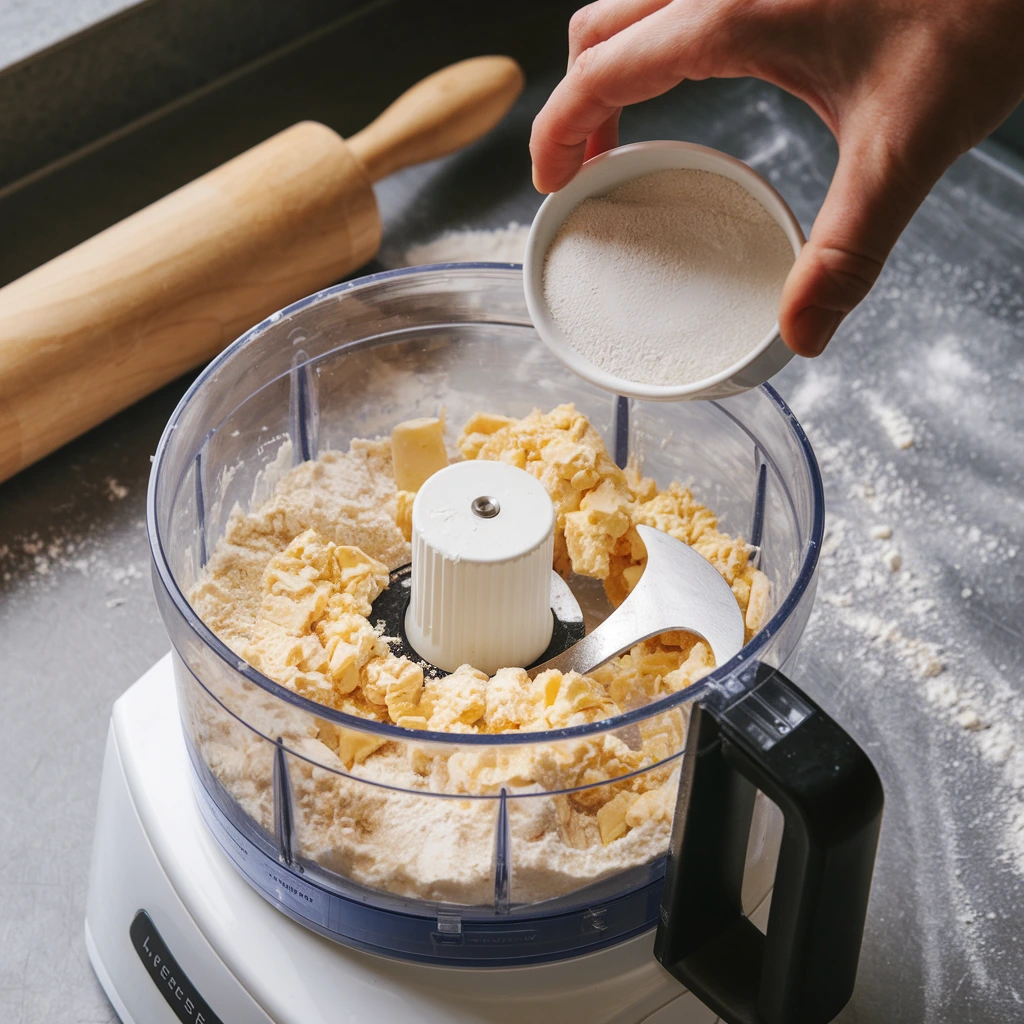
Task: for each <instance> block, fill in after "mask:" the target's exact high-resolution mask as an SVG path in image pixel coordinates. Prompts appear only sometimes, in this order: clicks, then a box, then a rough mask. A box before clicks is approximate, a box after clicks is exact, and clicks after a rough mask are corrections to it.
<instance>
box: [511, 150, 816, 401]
mask: <svg viewBox="0 0 1024 1024" xmlns="http://www.w3.org/2000/svg"><path fill="white" fill-rule="evenodd" d="M678 169H688V170H695V171H711V172H712V173H714V174H721V175H723V176H724V177H726V178H730V179H731V180H732V181H735V182H736V183H737V184H738V185H741V186H742V187H743V188H744V189H746V190H747V192H749V193H750V194H751V195H752V196H753V197H754V198H755V199H756V200H757V201H758V202H759V203H760V204H761V205H762V206H763V207H764V208H765V209H766V210H767V211H768V213H769V214H770V215H771V216H772V218H773V219H774V220H775V222H776V223H777V224H778V225H779V227H781V228H782V230H783V231H784V232H785V233H786V237H787V238H788V239H789V241H790V244H791V245H792V246H793V254H794V256H795V255H797V254H798V253H799V252H800V249H801V247H802V246H803V244H804V241H805V239H804V234H803V231H801V230H800V225H799V223H798V222H797V219H796V217H795V216H794V214H793V211H792V210H791V209H790V208H789V206H788V205H787V204H786V201H785V200H784V199H783V198H782V196H780V195H779V193H778V192H776V191H775V189H773V188H772V187H771V185H769V184H768V182H767V181H765V180H764V178H762V177H761V175H760V174H758V173H757V172H756V171H755V170H753V169H752V168H750V167H748V166H747V165H746V164H745V163H743V162H742V161H741V160H737V159H736V158H735V157H731V156H729V155H728V154H727V153H721V152H719V151H718V150H717V149H708V148H707V147H706V146H697V145H694V144H693V143H690V142H638V143H634V144H633V145H630V146H620V147H619V148H618V149H613V150H609V151H608V152H607V153H602V154H601V155H600V156H596V157H594V158H593V159H592V160H588V161H587V162H586V163H585V164H584V165H583V167H582V168H581V169H580V171H579V173H578V174H577V175H576V177H575V178H573V179H572V181H570V182H569V184H568V185H566V186H565V188H563V189H562V190H561V191H559V192H553V193H552V194H551V195H549V196H548V197H547V199H545V200H544V202H543V203H542V204H541V207H540V209H539V210H538V211H537V216H536V217H534V219H533V225H532V226H531V228H530V234H529V237H528V239H527V242H526V258H525V259H524V261H523V280H524V284H525V288H526V306H527V308H528V309H529V311H530V317H531V318H532V319H533V324H534V327H536V329H537V333H538V334H539V335H540V337H541V339H542V340H543V341H544V343H545V344H546V345H547V346H548V348H550V349H551V351H552V352H553V353H554V354H555V355H556V356H557V357H558V358H559V359H560V360H561V361H562V362H563V363H564V364H565V365H566V366H568V367H569V369H570V370H572V371H573V373H575V374H577V375H578V376H580V377H582V378H583V379H584V380H587V381H589V382H590V383H591V384H596V385H597V386H598V387H600V388H604V389H605V390H606V391H612V392H614V393H615V394H618V395H626V396H628V397H630V398H641V399H647V400H648V401H650V400H654V401H671V400H675V399H681V398H726V397H727V396H729V395H735V394H738V393H739V392H741V391H748V390H749V389H750V388H755V387H758V386H759V385H761V384H763V383H764V382H765V381H766V380H768V379H769V378H770V377H772V376H774V375H775V374H776V373H778V372H779V370H781V369H782V368H783V367H784V366H785V365H786V363H788V362H789V360H790V359H791V358H792V356H793V353H792V351H791V350H790V349H789V348H788V347H787V346H786V343H785V342H784V341H783V340H782V338H781V336H780V335H779V326H778V324H775V325H774V326H773V327H772V329H771V331H770V332H769V333H768V335H767V336H766V337H765V338H763V339H762V340H761V341H760V342H759V343H758V344H756V345H754V346H752V347H751V349H750V351H749V352H748V353H747V354H746V355H745V356H744V357H743V358H742V359H741V360H740V361H739V362H737V363H734V364H733V365H732V366H730V367H728V368H727V369H725V370H722V371H721V372H719V373H717V374H715V376H713V377H708V378H707V379H705V380H699V381H695V382H692V383H689V384H641V383H638V382H637V381H628V380H622V379H620V378H619V377H616V376H614V375H613V374H610V373H608V372H607V371H605V370H602V369H601V368H600V367H597V366H595V365H594V364H593V363H591V362H590V361H589V360H587V359H585V358H584V357H583V356H582V355H580V353H579V352H577V351H576V350H575V349H573V348H572V347H571V346H570V344H569V341H568V339H567V338H566V337H565V335H564V334H563V333H562V331H561V330H559V328H558V326H557V325H556V324H555V321H554V319H553V318H552V316H551V313H550V311H549V309H548V307H547V303H546V302H545V301H544V257H545V256H546V255H547V251H548V249H549V248H550V246H551V243H552V242H553V241H554V238H555V235H557V234H558V230H559V228H560V227H561V226H562V223H563V221H564V220H565V218H566V217H568V216H569V214H570V213H571V212H572V211H573V210H574V209H575V208H576V207H577V206H578V205H579V204H580V203H581V202H583V200H584V199H588V198H590V197H591V196H600V195H604V194H606V193H608V192H610V191H611V190H612V189H614V188H617V187H618V186H619V185H623V184H625V183H626V182H627V181H632V180H633V179H634V178H640V177H643V176H644V175H646V174H655V173H656V172H658V171H670V170H678Z"/></svg>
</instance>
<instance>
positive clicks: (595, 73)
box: [569, 45, 601, 93]
mask: <svg viewBox="0 0 1024 1024" xmlns="http://www.w3.org/2000/svg"><path fill="white" fill-rule="evenodd" d="M600 49H601V47H600V45H598V46H590V47H587V49H585V50H583V51H582V52H581V53H580V55H579V56H578V57H577V58H576V63H575V64H573V66H572V71H570V72H569V74H570V76H571V77H572V79H573V82H574V83H575V85H576V86H577V88H579V89H581V90H582V91H583V92H586V93H594V90H595V88H596V86H597V82H598V78H599V75H600V66H601V54H600Z"/></svg>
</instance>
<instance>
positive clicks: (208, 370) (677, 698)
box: [146, 262, 825, 747]
mask: <svg viewBox="0 0 1024 1024" xmlns="http://www.w3.org/2000/svg"><path fill="white" fill-rule="evenodd" d="M521 269H522V267H521V264H518V263H488V262H474V263H433V264H424V265H422V266H414V267H401V268H399V269H397V270H387V271H382V272H380V273H376V274H368V275H366V276H364V277H359V278H355V279H353V280H350V281H343V282H342V283H340V284H337V285H332V286H331V287H329V288H325V289H322V290H321V291H318V292H314V293H313V294H312V295H308V296H306V297H305V298H302V299H299V300H298V301H296V302H293V303H292V304H291V305H289V306H286V307H284V308H283V309H282V310H279V311H278V312H276V313H272V314H271V315H270V316H269V317H267V318H265V319H264V320H262V321H260V323H258V324H256V325H255V326H254V327H251V328H250V329H249V330H247V331H246V332H244V333H243V334H241V335H240V336H239V337H238V338H236V339H235V340H234V341H233V342H231V344H230V345H228V346H227V347H226V348H225V349H224V350H223V351H222V352H221V353H220V354H219V355H218V356H216V357H215V358H214V359H213V360H212V361H211V362H210V363H209V364H208V365H207V366H206V367H205V368H204V369H203V370H202V371H201V372H200V373H199V375H198V376H197V377H196V379H195V380H194V381H193V382H192V383H191V384H190V385H189V387H188V390H187V391H186V392H185V394H184V395H183V396H182V397H181V399H180V400H179V402H178V404H177V405H176V406H175V408H174V411H173V412H172V413H171V416H170V418H169V419H168V421H167V425H166V426H165V427H164V430H163V433H162V434H161V435H160V441H159V443H158V444H157V448H156V452H155V453H154V455H153V460H152V467H151V470H150V475H149V485H148V488H147V493H146V533H147V537H148V540H149V547H150V557H151V558H152V562H153V569H154V573H155V577H156V578H155V580H154V583H156V582H157V581H159V584H160V586H161V587H162V588H163V590H164V592H165V593H166V594H167V596H168V597H169V598H170V599H171V602H172V604H173V605H174V607H175V610H176V611H177V613H178V614H179V615H180V616H181V617H182V619H183V620H184V622H185V625H186V626H187V627H188V628H189V629H190V630H191V631H192V633H193V635H194V636H195V638H196V639H197V640H199V641H200V642H201V643H202V644H203V645H204V647H205V648H207V649H208V650H210V651H212V652H213V653H214V654H216V655H217V656H218V657H219V658H220V659H221V660H222V661H223V662H224V663H225V664H226V665H227V666H228V668H230V670H231V671H232V672H235V673H237V674H239V675H240V676H242V677H243V678H244V679H245V680H246V681H248V682H250V683H252V684H254V685H256V686H258V687H259V688H260V689H262V690H264V691H265V692H267V693H269V694H271V695H272V696H274V697H277V698H279V699H280V700H283V701H284V702H285V703H287V704H290V705H292V706H293V707H296V708H298V709H300V710H301V711H304V712H306V713H307V714H310V715H314V716H316V717H318V718H323V719H326V720H327V721H330V722H333V723H335V724H337V725H342V726H345V727H347V728H350V729H354V730H356V731H359V732H370V733H376V734H377V735H383V736H387V737H388V738H390V739H393V740H396V741H405V742H409V741H416V742H418V743H437V744H443V745H445V746H448V747H451V746H516V745H527V744H529V745H533V744H537V743H551V742H556V741H560V740H572V739H581V738H583V737H587V736H594V735H599V734H601V733H604V732H609V731H612V730H615V729H621V728H623V727H625V726H628V725H631V724H634V723H637V722H641V721H644V720H646V719H648V718H652V717H654V716H655V715H659V714H664V713H665V712H667V711H670V710H672V709H673V708H676V707H679V706H681V705H683V704H688V703H690V702H691V701H694V700H697V699H698V698H700V697H701V696H702V695H703V694H704V693H705V692H706V691H708V690H712V689H719V688H722V687H723V686H725V688H726V689H728V687H727V684H728V682H729V681H730V680H731V679H733V678H734V677H737V676H738V675H739V674H740V672H741V671H742V670H743V669H744V668H745V666H746V665H747V663H748V662H750V661H756V658H757V656H758V654H759V653H760V652H761V651H762V650H763V649H764V648H765V646H766V645H767V644H768V642H769V641H770V640H771V639H772V638H773V637H774V636H775V634H776V633H778V632H779V631H780V630H781V629H782V627H783V626H784V625H785V624H786V622H787V620H788V619H789V616H790V615H791V614H792V612H793V611H794V610H795V609H796V607H797V605H798V604H799V603H800V601H801V599H802V598H803V596H804V594H805V593H806V592H807V590H808V588H809V587H810V586H811V584H812V582H813V580H814V577H815V572H816V569H817V563H818V556H819V553H820V550H821V543H822V537H823V535H824V529H825V495H824V487H823V485H822V479H821V473H820V471H819V469H818V462H817V459H816V457H815V455H814V450H813V448H812V447H811V443H810V441H809V440H808V438H807V435H806V433H805V432H804V429H803V427H802V426H801V425H800V422H799V420H797V418H796V416H795V415H794V414H793V412H792V410H791V409H790V408H789V406H788V405H787V404H786V402H785V401H784V400H783V398H782V397H781V395H779V393H778V392H777V391H776V390H775V389H774V388H773V387H771V385H769V384H762V385H761V386H760V387H759V388H757V389H756V390H759V391H761V392H762V393H763V394H764V395H765V396H766V398H767V399H768V400H769V402H770V403H771V404H772V405H773V406H774V407H775V411H776V412H777V414H778V415H780V416H781V417H782V418H783V419H784V420H785V422H786V425H787V426H788V428H789V429H790V431H791V432H792V434H793V435H794V437H795V439H796V441H797V444H798V447H799V450H800V453H801V455H802V456H803V459H804V465H805V468H806V470H807V474H808V479H809V481H810V485H811V503H812V510H813V511H812V521H811V524H810V533H809V536H808V540H807V543H806V545H805V548H804V551H803V555H802V558H801V562H800V568H799V570H798V572H797V577H796V579H795V580H794V582H793V585H792V586H791V587H790V588H789V591H788V592H787V594H786V596H785V598H784V599H783V601H782V603H781V604H780V605H779V607H778V609H777V610H776V612H775V614H774V615H772V617H771V618H770V619H769V620H768V622H767V623H766V624H765V625H764V626H762V627H761V629H760V630H758V632H757V633H756V634H755V635H754V636H753V637H752V638H751V639H750V640H749V641H748V642H747V643H746V644H744V645H743V647H742V648H741V649H740V651H739V652H738V653H737V654H736V655H735V656H734V657H733V658H732V659H730V660H729V661H727V662H726V663H725V664H724V665H722V666H719V667H718V668H715V669H714V670H713V671H712V672H710V673H708V675H706V676H704V677H703V678H702V679H700V680H698V681H697V682H695V683H693V684H692V685H690V686H688V687H686V688H685V689H683V690H680V691H678V692H677V693H674V694H670V695H668V696H666V697H662V698H661V699H660V700H656V701H653V702H652V703H650V704H646V705H644V706H643V707H639V708H635V709H634V710H632V711H627V712H625V713H624V714H621V715H616V716H613V717H612V718H607V719H602V720H601V721H597V722H591V723H589V724H586V725H574V726H568V727H566V728H561V729H549V730H544V731H543V732H507V733H450V732H434V731H431V730H422V731H421V730H416V729H403V728H402V727H401V726H398V725H393V724H391V723H387V722H378V721H376V720H375V719H370V718H362V717H360V716H358V715H349V714H346V713H345V712H343V711H338V710H336V709H335V708H330V707H327V706H326V705H324V704H318V703H316V702H315V701H312V700H310V699H309V698H307V697H303V696H301V695H300V694H298V693H295V692H294V691H293V690H290V689H288V687H286V686H283V685H282V684H281V683H277V682H275V681H274V680H273V679H270V678H269V677H268V676H265V675H263V673H262V672H260V671H258V670H257V669H255V668H253V667H252V666H251V665H249V664H248V663H247V662H246V661H245V660H244V659H243V658H242V657H241V656H240V655H238V654H236V653H235V652H234V651H233V650H232V649H231V648H230V647H228V645H227V644H226V643H224V641H223V640H221V639H220V637H218V636H217V635H216V633H214V631H213V630H212V629H211V628H210V627H209V626H207V624H206V623H205V622H204V621H203V620H202V619H201V618H200V617H199V615H198V613H197V612H196V611H195V610H194V609H193V608H192V605H191V604H190V602H189V601H188V598H187V597H186V596H185V594H184V593H183V592H182V590H181V588H180V587H179V586H178V583H177V580H176V579H175V578H174V574H173V573H172V571H171V568H170V564H169V562H168V560H167V557H166V555H165V553H164V550H163V538H162V536H161V534H160V530H159V527H158V523H157V515H156V500H157V489H158V487H159V486H160V483H161V481H160V479H159V478H160V469H161V466H162V463H163V460H164V457H165V455H166V451H167V449H168V447H169V445H170V443H171V440H172V438H173V436H174V434H175V433H176V430H177V425H178V422H179V420H180V418H181V416H182V415H183V413H184V412H185V410H186V408H187V407H188V405H189V403H190V402H191V401H192V399H193V398H194V397H195V395H196V393H197V392H198V391H199V390H200V389H201V388H202V387H204V386H205V384H206V383H207V382H208V381H209V380H211V379H212V378H214V377H216V375H217V373H218V372H219V371H220V369H221V367H222V365H223V364H224V363H226V362H228V361H229V360H230V359H232V358H233V357H234V355H235V353H236V351H237V350H238V349H240V348H242V347H243V346H244V345H245V344H247V343H248V342H250V341H252V340H254V339H255V338H257V337H259V335H261V334H262V333H263V332H264V331H265V330H267V329H268V328H269V327H271V326H273V325H274V324H276V323H278V322H280V321H281V320H284V319H285V318H286V317H289V316H292V315H294V314H296V313H298V312H301V311H302V310H304V309H306V308H308V307H310V306H313V305H316V304H317V303H320V302H327V301H334V300H336V299H337V298H338V297H340V296H342V295H344V294H346V293H347V292H350V291H358V290H363V289H368V288H373V287H375V286H377V285H379V284H382V283H384V282H387V281H392V280H396V279H399V278H403V277H411V276H427V275H428V274H436V273H445V274H451V273H456V274H460V275H461V274H465V273H476V274H479V273H480V272H481V271H497V272H504V273H505V274H513V273H520V272H521ZM510 322H511V321H510ZM515 323H516V324H517V325H520V326H529V325H528V324H527V323H526V322H525V321H521V320H517V321H515ZM358 344H360V342H359V341H354V342H349V343H347V345H358ZM347 345H340V346H338V349H343V348H345V347H347ZM335 351H336V350H335ZM709 401H711V404H713V405H714V406H716V407H717V408H718V409H719V411H720V412H722V413H723V414H724V415H726V416H727V417H728V418H729V419H730V420H732V421H733V422H734V423H735V424H736V425H737V426H738V427H740V429H741V430H743V431H744V432H745V433H746V434H747V435H748V436H749V437H750V438H751V441H753V442H754V443H755V444H757V439H756V438H755V437H754V436H753V435H752V434H751V433H750V430H749V429H748V428H747V427H746V426H745V424H744V423H743V421H742V420H740V419H738V418H737V417H736V416H734V415H733V414H732V413H731V412H730V411H729V410H728V408H727V407H726V406H725V405H724V404H723V403H722V402H721V401H718V400H709ZM758 450H759V451H761V456H762V458H764V459H765V460H766V463H767V464H772V463H773V460H772V459H771V456H770V455H769V454H768V453H767V452H764V451H762V450H761V449H760V447H758ZM193 458H194V454H193ZM172 646H175V645H174V643H173V641H172ZM179 657H180V655H179ZM186 666H187V662H186ZM189 671H191V669H189ZM246 724H247V725H248V723H246Z"/></svg>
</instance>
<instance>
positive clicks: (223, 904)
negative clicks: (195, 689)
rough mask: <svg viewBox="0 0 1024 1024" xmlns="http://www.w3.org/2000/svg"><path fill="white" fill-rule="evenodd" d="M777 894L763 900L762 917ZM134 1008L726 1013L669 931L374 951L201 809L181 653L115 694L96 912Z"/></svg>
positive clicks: (302, 1015)
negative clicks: (583, 947) (218, 836)
mask: <svg viewBox="0 0 1024 1024" xmlns="http://www.w3.org/2000/svg"><path fill="white" fill-rule="evenodd" d="M768 902H769V901H768V900H765V902H764V904H763V905H762V906H761V907H760V908H759V909H758V912H757V913H756V914H755V915H753V919H754V920H755V921H759V923H761V925H762V927H763V921H760V919H761V918H762V917H766V916H767V909H768ZM85 938H86V945H87V948H88V951H89V958H90V960H91V961H92V964H93V968H94V969H95V971H96V974H97V977H98V978H99V980H100V983H101V984H102V985H103V988H104V990H105V991H106V993H107V995H108V996H109V998H110V1001H111V1003H112V1004H113V1006H114V1009H115V1010H116V1011H117V1013H118V1015H119V1016H120V1017H121V1019H122V1021H124V1022H125V1024H142V1022H145V1024H175V1022H185V1024H218V1022H223V1024H257V1022H258V1024H300V1022H301V1024H327V1022H329V1021H330V1022H336V1021H339V1020H342V1019H345V1020H355V1019H360V1018H362V1017H363V1016H364V1015H365V1016H367V1017H370V1018H372V1019H373V1020H375V1021H377V1022H378V1024H408V1022H409V1021H411V1020H415V1021H417V1022H420V1024H471V1022H472V1024H512V1022H516V1024H520V1022H521V1021H523V1020H529V1021H531V1024H548V1022H551V1024H554V1022H556V1021H558V1022H564V1021H567V1020H572V1021H580V1022H587V1024H591V1022H593V1024H641V1022H643V1024H713V1022H714V1021H715V1019H716V1018H715V1015H714V1014H713V1013H712V1012H711V1011H710V1010H708V1009H707V1008H706V1007H705V1006H704V1005H703V1004H701V1003H700V1002H699V1001H698V1000H697V999H696V998H695V997H694V996H693V995H691V994H690V993H688V992H686V991H685V990H684V989H683V988H682V987H681V986H680V985H679V984H678V982H676V981H675V979H673V978H672V977H671V976H670V975H669V974H668V972H666V971H665V970H663V969H662V967H661V966H660V965H659V964H658V963H657V961H656V960H655V959H654V956H653V952H652V949H653V941H654V933H653V931H652V932H648V933H646V934H644V935H640V936H637V937H635V938H633V939H629V940H627V941H625V942H622V943H620V944H619V945H616V946H612V947H609V948H607V949H603V950H601V951H599V952H596V953H591V954H588V955H586V956H581V957H576V958H575V959H571V960H563V961H560V962H557V963H549V964H541V965H536V966H528V967H513V968H504V969H490V968H453V967H434V966H427V965H421V964H414V963H408V962H405V961H400V960H391V959H387V958H384V957H378V956H372V955H370V954H367V953H362V952H359V951H357V950H353V949H350V948H348V947H345V946H342V945H339V944H337V943H334V942H331V941H329V940H327V939H324V938H322V937H321V936H319V935H317V934H315V933H314V932H312V931H309V930H308V929H306V928H303V927H302V926H301V925H299V924H296V923H295V922H293V921H292V920H290V919H289V918H287V917H285V916H284V915H283V914H282V913H280V912H279V911H277V910H276V909H274V907H272V906H271V905H270V904H269V903H268V902H267V901H266V900H264V899H263V898H262V897H261V896H259V895H258V894H257V893H256V892H255V891H254V890H253V889H252V887H251V886H250V885H249V884H248V882H246V880H245V879H244V878H243V877H242V876H241V875H240V874H239V872H238V871H237V870H236V868H235V867H234V865H233V864H232V863H231V862H230V861H229V860H228V858H227V857H226V856H225V855H224V853H223V852H222V851H221V849H220V848H219V846H218V845H217V842H216V840H215V839H214V838H213V837H212V835H210V833H209V831H208V829H207V826H206V824H205V822H204V821H203V818H202V817H201V815H200V812H199V808H198V805H197V803H196V799H195V795H194V793H193V791H192V773H191V770H190V768H189V764H188V755H187V752H186V749H185V744H184V740H183V738H182V734H181V727H180V724H179V718H178V708H177V702H176V699H175V691H174V679H173V675H172V670H171V660H170V655H168V656H167V657H165V658H163V659H162V660H161V661H159V662H158V663H157V664H156V665H155V666H153V668H152V669H150V670H149V672H147V673H146V674H145V675H144V676H143V677H142V678H141V679H140V680H139V681H138V682H137V683H136V684H135V685H134V686H132V687H131V689H130V690H128V691H127V692H126V693H125V694H124V695H123V696H122V697H121V698H120V699H119V700H118V701H117V703H116V704H115V705H114V710H113V715H112V718H111V725H110V732H109V735H108V739H107V749H106V758H105V762H104V766H103V781H102V786H101V790H100V801H99V813H98V820H97V826H96V839H95V845H94V849H93V859H92V868H91V875H90V883H89V899H88V906H87V911H86V923H85Z"/></svg>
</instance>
